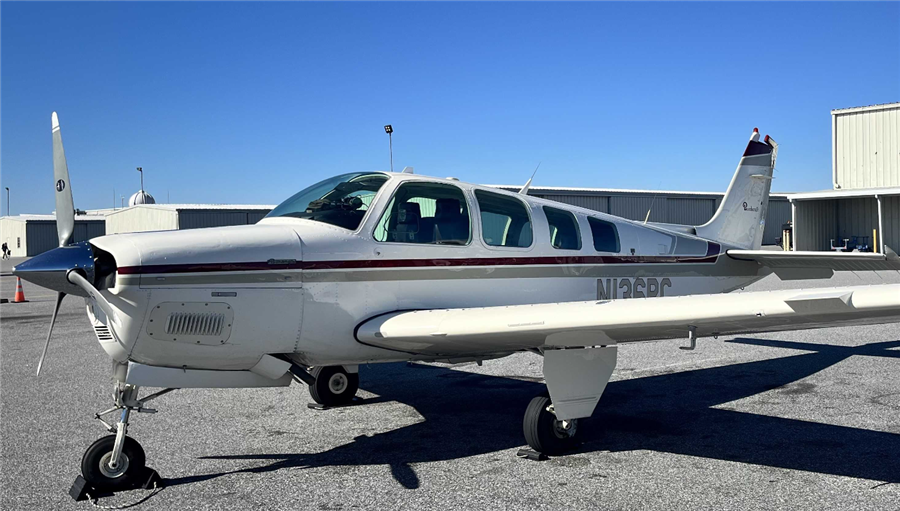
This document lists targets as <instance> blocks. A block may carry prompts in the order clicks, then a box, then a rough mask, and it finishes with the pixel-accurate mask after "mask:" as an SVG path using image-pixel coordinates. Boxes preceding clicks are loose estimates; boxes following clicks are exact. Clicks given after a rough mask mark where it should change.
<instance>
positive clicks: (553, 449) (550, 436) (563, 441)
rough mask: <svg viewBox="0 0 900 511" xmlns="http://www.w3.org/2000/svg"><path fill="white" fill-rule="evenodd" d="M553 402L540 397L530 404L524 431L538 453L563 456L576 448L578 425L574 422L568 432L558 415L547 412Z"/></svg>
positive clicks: (526, 439)
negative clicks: (557, 417) (557, 418)
mask: <svg viewBox="0 0 900 511" xmlns="http://www.w3.org/2000/svg"><path fill="white" fill-rule="evenodd" d="M550 404H551V401H550V398H549V397H548V396H538V397H536V398H534V399H532V400H531V402H530V403H528V408H527V409H526V410H525V418H524V420H523V421H522V429H523V430H524V431H525V441H526V442H528V445H529V446H530V447H531V448H532V449H534V450H535V451H537V452H541V453H544V454H549V455H551V456H553V455H558V454H563V453H565V452H566V451H569V450H571V449H572V448H574V447H575V445H576V442H577V437H578V423H577V420H575V421H573V424H572V425H571V426H570V429H569V430H568V431H567V430H565V429H564V428H563V427H562V423H561V421H558V420H556V415H554V414H553V413H552V412H550V411H549V410H547V408H548V407H549V406H550Z"/></svg>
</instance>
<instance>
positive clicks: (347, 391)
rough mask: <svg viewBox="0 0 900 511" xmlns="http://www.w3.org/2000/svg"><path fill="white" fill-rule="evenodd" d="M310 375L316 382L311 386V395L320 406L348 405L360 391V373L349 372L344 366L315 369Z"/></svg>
mask: <svg viewBox="0 0 900 511" xmlns="http://www.w3.org/2000/svg"><path fill="white" fill-rule="evenodd" d="M310 374H312V376H313V377H314V378H315V379H316V381H315V383H314V384H312V385H310V386H309V395H310V396H311V397H312V398H313V401H315V402H316V403H319V404H320V405H324V406H341V405H348V404H350V403H351V402H352V401H353V398H354V397H355V396H356V391H357V390H359V373H350V372H347V371H346V370H345V369H344V368H343V366H323V367H314V368H313V369H312V371H310Z"/></svg>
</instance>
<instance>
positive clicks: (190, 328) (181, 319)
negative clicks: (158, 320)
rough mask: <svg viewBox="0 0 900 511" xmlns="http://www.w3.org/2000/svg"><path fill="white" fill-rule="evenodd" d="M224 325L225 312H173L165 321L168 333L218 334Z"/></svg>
mask: <svg viewBox="0 0 900 511" xmlns="http://www.w3.org/2000/svg"><path fill="white" fill-rule="evenodd" d="M223 326H225V314H221V313H211V312H208V313H202V312H200V313H197V312H173V313H172V314H169V319H168V320H167V321H166V333H167V334H169V335H220V334H221V333H222V327H223Z"/></svg>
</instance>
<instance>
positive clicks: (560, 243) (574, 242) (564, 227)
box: [544, 206, 581, 250]
mask: <svg viewBox="0 0 900 511" xmlns="http://www.w3.org/2000/svg"><path fill="white" fill-rule="evenodd" d="M544 215H546V216H547V223H548V224H549V225H550V245H552V246H553V248H558V249H560V250H581V232H580V231H579V230H578V222H577V221H576V220H575V215H573V214H572V213H569V212H568V211H563V210H561V209H556V208H551V207H547V206H544Z"/></svg>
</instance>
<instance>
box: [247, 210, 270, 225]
mask: <svg viewBox="0 0 900 511" xmlns="http://www.w3.org/2000/svg"><path fill="white" fill-rule="evenodd" d="M268 214H269V212H268V211H248V212H247V223H249V224H255V223H256V222H259V221H260V220H262V219H263V218H265V217H266V215H268Z"/></svg>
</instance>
